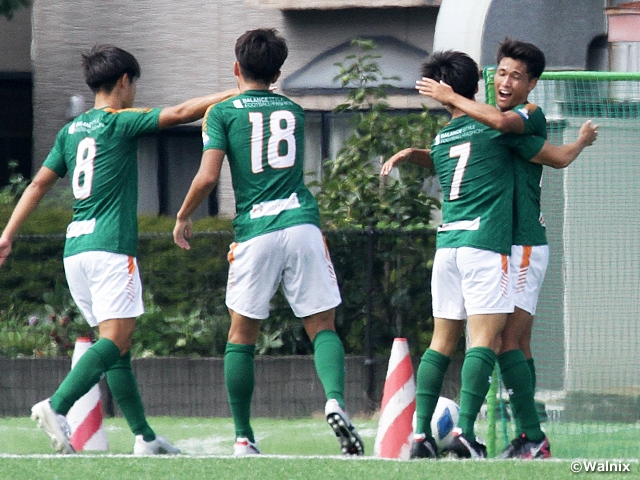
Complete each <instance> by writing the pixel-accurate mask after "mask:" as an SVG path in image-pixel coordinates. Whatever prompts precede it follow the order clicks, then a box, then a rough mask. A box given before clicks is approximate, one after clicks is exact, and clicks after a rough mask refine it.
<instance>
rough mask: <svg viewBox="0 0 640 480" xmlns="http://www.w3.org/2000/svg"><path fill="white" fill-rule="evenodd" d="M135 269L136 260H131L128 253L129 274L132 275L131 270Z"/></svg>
mask: <svg viewBox="0 0 640 480" xmlns="http://www.w3.org/2000/svg"><path fill="white" fill-rule="evenodd" d="M135 271H136V262H135V261H134V260H133V257H132V256H131V255H129V275H133V272H135Z"/></svg>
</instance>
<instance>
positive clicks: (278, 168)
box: [173, 29, 363, 455]
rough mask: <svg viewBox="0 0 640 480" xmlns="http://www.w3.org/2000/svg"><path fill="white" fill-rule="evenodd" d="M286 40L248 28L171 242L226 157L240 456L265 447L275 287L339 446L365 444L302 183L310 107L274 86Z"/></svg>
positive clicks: (229, 379)
mask: <svg viewBox="0 0 640 480" xmlns="http://www.w3.org/2000/svg"><path fill="white" fill-rule="evenodd" d="M287 53H288V50H287V45H286V42H285V40H284V38H282V37H281V36H280V35H279V34H278V32H277V31H276V30H274V29H257V30H252V31H247V32H245V33H244V34H243V35H241V36H240V37H239V38H238V40H237V42H236V46H235V54H236V62H235V63H234V66H233V69H234V74H235V75H236V78H237V82H238V87H239V89H240V92H241V94H240V95H239V96H238V97H236V98H235V99H233V100H229V101H227V102H223V103H220V104H218V105H215V106H214V107H212V108H211V109H210V111H209V112H208V113H207V115H206V118H205V122H204V124H203V132H202V135H203V141H204V152H203V154H202V161H201V165H200V169H199V171H198V173H197V174H196V176H195V178H194V179H193V182H192V184H191V188H190V189H189V192H188V193H187V196H186V198H185V200H184V202H183V204H182V207H181V208H180V211H179V212H178V215H177V220H176V225H175V228H174V231H173V237H174V241H175V242H176V244H177V245H178V246H180V247H181V248H186V249H188V248H189V243H188V240H187V239H188V237H189V236H190V233H191V219H190V215H191V214H192V213H193V212H194V211H195V209H196V208H197V207H198V205H200V203H202V201H203V200H204V199H205V198H207V196H208V195H209V194H210V193H211V191H212V190H213V187H214V186H215V184H216V183H217V181H218V179H219V177H220V168H221V166H222V162H223V160H224V158H225V156H226V157H227V159H228V162H229V167H230V169H231V178H232V183H233V190H234V194H235V199H236V217H235V219H234V221H233V225H234V230H235V242H234V243H233V244H232V245H231V247H230V250H229V254H228V259H229V278H228V282H227V295H226V304H227V307H228V308H229V314H230V315H231V328H230V329H229V336H228V343H227V346H226V350H225V357H224V365H225V366H224V368H225V383H226V386H227V393H228V396H229V404H230V406H231V414H232V416H233V420H234V423H235V430H236V444H235V446H234V454H235V455H251V454H259V453H260V450H259V449H258V447H257V445H256V440H255V437H254V432H253V428H252V427H251V421H250V420H251V414H250V413H251V400H252V395H253V388H254V384H255V377H254V355H255V345H256V341H257V338H258V333H259V331H260V326H261V321H260V320H262V319H265V318H267V317H268V316H269V303H270V300H271V298H272V297H273V295H274V294H275V292H276V290H277V288H278V287H280V286H282V290H283V292H284V294H285V297H286V298H287V301H288V302H289V305H290V306H291V308H292V310H293V312H294V314H295V315H296V316H297V317H299V318H302V321H303V324H304V327H305V330H306V332H307V334H308V335H309V339H310V340H311V341H312V342H313V348H314V361H315V366H316V370H317V372H318V376H319V378H320V382H321V383H322V385H323V387H324V390H325V396H326V400H327V402H326V404H325V416H326V418H327V421H328V422H329V425H331V427H332V428H333V430H334V432H335V434H336V436H337V437H338V441H339V442H340V446H341V449H342V453H345V454H352V455H362V454H363V445H362V441H361V439H360V436H359V435H358V433H357V431H356V429H355V427H354V426H353V424H352V423H351V421H350V420H349V417H348V415H347V414H346V413H345V411H344V348H343V346H342V342H341V341H340V338H339V337H338V335H337V333H336V331H335V324H334V319H335V307H336V306H337V305H339V304H340V302H341V298H340V291H339V289H338V283H337V280H336V276H335V273H334V270H333V265H332V263H331V260H330V258H329V252H328V251H327V248H326V245H325V243H324V239H323V236H322V233H321V231H320V228H319V225H320V223H319V210H318V205H317V203H316V200H315V198H314V197H313V195H311V192H310V191H309V190H308V189H307V187H306V186H305V184H304V181H303V164H302V162H303V158H304V111H303V109H302V107H300V106H299V105H297V104H296V103H294V102H292V101H291V100H289V99H288V98H286V97H283V96H281V95H277V94H275V93H272V92H270V91H269V86H270V85H271V84H272V83H273V82H275V81H276V80H277V79H278V77H279V76H280V68H281V66H282V64H283V63H284V61H285V59H286V58H287Z"/></svg>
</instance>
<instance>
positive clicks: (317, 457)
mask: <svg viewBox="0 0 640 480" xmlns="http://www.w3.org/2000/svg"><path fill="white" fill-rule="evenodd" d="M5 458H6V459H59V460H66V459H74V458H77V459H82V458H90V459H93V458H129V459H132V458H140V459H141V460H144V459H151V458H153V459H163V460H166V461H172V460H179V459H184V458H188V459H196V460H199V459H207V458H215V459H235V460H243V459H251V461H253V460H254V459H255V460H256V461H260V459H261V458H271V459H280V460H341V461H349V462H364V461H369V462H372V461H373V462H413V461H415V460H400V459H395V458H379V457H374V456H361V457H358V456H351V455H349V456H347V455H268V454H262V455H248V456H246V457H234V456H233V455H191V454H180V455H152V456H145V457H136V456H134V455H132V454H109V453H104V454H93V453H90V454H87V453H81V454H78V455H58V454H26V455H16V454H8V453H0V460H1V459H5ZM438 461H439V462H480V463H483V462H489V463H495V462H498V463H505V462H506V463H509V462H511V463H528V462H531V460H500V459H496V458H490V459H486V460H469V459H452V458H442V459H439V460H438ZM537 461H539V462H544V463H571V462H576V461H578V462H583V461H584V462H592V463H593V462H595V463H605V462H609V464H613V463H633V464H638V463H640V461H639V460H638V459H633V458H605V459H595V458H548V459H545V460H537Z"/></svg>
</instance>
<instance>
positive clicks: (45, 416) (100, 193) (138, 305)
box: [0, 45, 237, 455]
mask: <svg viewBox="0 0 640 480" xmlns="http://www.w3.org/2000/svg"><path fill="white" fill-rule="evenodd" d="M82 58H83V60H82V66H83V70H84V76H85V81H86V83H87V85H88V86H89V88H91V90H92V91H93V93H94V94H95V100H94V108H93V109H91V110H90V111H88V112H86V113H83V114H82V115H80V116H79V117H77V118H76V119H74V120H73V121H71V123H69V124H68V125H66V126H65V127H64V128H63V129H62V130H61V131H60V133H59V134H58V136H57V137H56V141H55V144H54V146H53V148H52V150H51V153H50V154H49V156H48V157H47V159H46V160H45V162H44V164H43V166H42V168H41V169H40V170H39V171H38V173H37V174H36V176H35V178H34V179H33V181H32V182H31V184H30V185H29V186H28V187H27V189H26V190H25V192H24V194H23V196H22V197H21V198H20V201H19V202H18V204H17V205H16V208H15V210H14V212H13V214H12V215H11V218H10V219H9V222H8V224H7V226H6V227H5V229H4V231H3V233H2V237H0V265H1V264H2V263H3V262H4V260H5V259H6V258H7V256H8V255H9V253H10V251H11V245H12V241H13V237H14V235H15V233H16V232H17V230H18V228H19V227H20V225H21V224H22V223H23V222H24V220H25V219H26V218H27V216H28V215H29V214H30V213H31V212H32V211H33V210H34V209H35V208H36V206H37V205H38V203H39V202H40V200H41V199H42V197H43V196H44V195H45V194H46V192H47V191H48V190H49V189H50V188H51V187H52V186H53V185H54V184H55V182H56V181H57V180H58V179H59V178H60V177H63V176H65V175H67V174H68V175H69V176H70V177H71V187H72V190H73V195H74V198H75V201H74V204H73V221H72V222H71V224H70V225H69V227H68V229H67V240H66V242H65V250H64V267H65V275H66V277H67V281H68V283H69V289H70V290H71V295H72V296H73V299H74V301H75V302H76V305H77V306H78V308H79V309H80V311H81V312H82V314H83V316H84V317H85V319H86V320H87V322H88V323H89V325H91V326H92V327H96V326H97V327H98V330H99V333H100V339H99V340H98V341H97V342H96V343H95V344H94V345H92V346H91V348H89V350H88V351H87V352H85V353H84V355H83V356H82V357H81V358H80V359H79V361H78V362H77V364H76V366H75V367H74V368H73V370H72V371H71V372H70V373H69V375H67V377H66V378H65V379H64V381H63V382H62V384H61V385H60V387H59V388H58V389H57V390H56V391H55V393H54V394H53V395H52V396H51V398H50V399H46V400H43V401H42V402H39V403H37V404H36V405H34V406H33V408H32V418H34V419H35V420H37V421H38V425H39V426H41V427H42V428H43V429H44V431H45V433H47V435H48V436H49V437H50V438H51V445H52V446H53V447H54V448H55V449H56V450H57V451H58V452H60V453H73V451H74V449H73V446H72V445H71V443H70V438H69V433H70V432H69V428H68V424H67V421H66V419H65V415H66V414H67V412H68V411H69V409H70V408H71V407H72V406H73V404H74V403H75V402H76V401H77V400H78V399H79V398H80V397H82V396H83V395H84V394H85V393H86V392H88V391H89V390H90V389H91V387H93V385H95V384H96V383H97V382H98V381H99V380H100V378H101V377H102V375H106V378H107V382H108V384H109V389H110V391H111V393H112V395H113V397H114V399H115V400H116V402H117V403H118V406H119V407H120V410H121V411H122V413H123V415H124V417H125V418H126V420H127V422H128V424H129V426H130V428H131V430H132V431H133V433H134V435H135V437H136V438H135V443H134V449H133V453H134V454H139V455H144V454H162V453H165V454H172V453H178V452H179V450H178V449H177V448H176V447H174V446H173V445H171V444H170V443H168V442H167V441H166V440H164V439H163V438H162V437H156V434H155V432H154V431H153V429H151V427H150V426H149V424H148V423H147V419H146V417H145V414H144V408H143V405H142V401H141V398H140V394H139V392H138V387H137V384H136V380H135V377H134V375H133V370H132V368H131V356H130V353H129V349H130V347H131V338H132V336H133V330H134V327H135V318H136V316H138V315H140V314H142V313H143V303H142V286H141V282H140V275H139V273H138V267H137V263H136V258H135V255H136V251H137V237H138V226H137V202H138V182H137V178H138V175H137V174H138V166H137V148H138V138H139V137H140V136H142V135H145V134H148V133H151V132H155V131H157V130H159V129H161V128H166V127H170V126H174V125H178V124H181V123H188V122H192V121H194V120H197V119H199V118H202V115H203V114H204V112H205V111H206V109H207V108H208V107H209V106H210V105H211V104H213V103H216V102H219V101H221V100H225V99H226V98H228V97H230V96H232V95H234V94H236V93H237V90H236V89H232V90H228V91H226V92H222V93H219V94H212V95H208V96H204V97H198V98H194V99H191V100H187V101H186V102H184V103H181V104H179V105H175V106H173V107H167V108H162V109H160V108H156V109H132V108H131V107H132V106H133V102H134V99H135V94H136V80H137V79H138V77H139V76H140V66H139V64H138V62H137V60H136V59H135V57H134V56H133V55H131V54H130V53H129V52H126V51H125V50H122V49H120V48H118V47H114V46H112V45H96V46H95V47H94V48H93V49H92V50H91V51H90V52H88V53H86V54H84V55H83V57H82Z"/></svg>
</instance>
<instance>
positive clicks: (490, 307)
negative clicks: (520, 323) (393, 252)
mask: <svg viewBox="0 0 640 480" xmlns="http://www.w3.org/2000/svg"><path fill="white" fill-rule="evenodd" d="M431 297H432V299H431V301H432V305H433V316H434V317H437V318H445V319H447V320H465V319H466V318H467V316H469V315H486V314H493V313H511V312H513V290H512V288H511V285H510V278H509V257H508V256H507V255H502V254H500V253H495V252H490V251H488V250H479V249H477V248H470V247H460V248H439V249H438V250H436V256H435V258H434V261H433V273H432V276H431Z"/></svg>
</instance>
